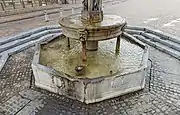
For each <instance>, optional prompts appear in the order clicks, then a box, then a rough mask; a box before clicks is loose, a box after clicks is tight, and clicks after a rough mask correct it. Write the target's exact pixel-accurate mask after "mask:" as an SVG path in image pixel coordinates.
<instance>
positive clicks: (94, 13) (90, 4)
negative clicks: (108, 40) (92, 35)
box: [81, 0, 103, 51]
mask: <svg viewBox="0 0 180 115" xmlns="http://www.w3.org/2000/svg"><path fill="white" fill-rule="evenodd" d="M102 21H103V11H102V0H84V1H83V9H82V11H81V22H82V23H83V24H85V25H89V26H90V25H94V24H98V23H101V22H102ZM86 49H87V50H90V51H94V50H97V49H98V41H97V40H94V41H88V40H87V41H86Z"/></svg>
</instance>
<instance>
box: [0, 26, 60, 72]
mask: <svg viewBox="0 0 180 115" xmlns="http://www.w3.org/2000/svg"><path fill="white" fill-rule="evenodd" d="M51 29H60V26H59V25H52V26H43V27H39V28H36V29H32V30H29V31H27V32H23V33H20V34H17V35H12V36H9V37H4V38H2V39H3V40H2V41H0V45H3V44H6V43H10V42H12V41H15V40H19V39H24V38H26V37H29V36H31V35H33V34H35V33H38V32H42V31H45V30H49V31H50V30H51ZM53 34H54V35H53V36H51V37H50V38H49V37H44V38H42V37H43V36H40V37H38V38H42V39H41V40H39V41H38V42H43V41H46V40H47V39H51V38H52V37H57V36H59V34H57V33H56V32H54V33H53ZM38 38H37V39H38ZM30 39H31V38H30ZM34 45H35V43H32V42H31V41H28V42H27V43H26V44H23V45H22V47H18V46H19V45H18V44H17V45H16V46H17V47H12V48H8V49H6V50H5V51H4V52H3V53H0V71H1V70H2V68H3V67H4V65H5V63H6V61H7V60H8V58H9V56H11V55H13V54H16V53H18V52H21V51H23V50H25V49H28V48H30V47H33V46H34Z"/></svg>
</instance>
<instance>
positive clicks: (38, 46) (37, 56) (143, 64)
mask: <svg viewBox="0 0 180 115" xmlns="http://www.w3.org/2000/svg"><path fill="white" fill-rule="evenodd" d="M131 41H132V42H134V43H135V44H137V45H138V46H140V47H141V48H142V47H143V49H144V53H143V57H142V61H141V63H140V65H139V67H134V68H133V69H132V68H131V69H132V70H131V71H126V72H116V73H114V74H112V75H107V76H99V77H94V78H82V77H75V76H71V75H68V74H66V73H64V72H61V71H57V70H55V69H53V68H51V67H48V66H45V65H42V64H40V61H39V60H40V50H41V45H45V44H48V43H49V42H50V41H46V42H42V43H40V44H36V52H35V54H34V58H33V61H32V66H34V67H35V66H36V67H37V68H38V69H40V70H42V71H46V72H48V73H50V74H52V75H56V76H60V77H64V78H67V79H69V80H71V81H79V80H88V81H89V80H97V79H100V78H108V77H117V76H123V75H127V74H130V73H135V72H138V71H140V70H143V69H145V68H147V60H148V54H149V48H148V46H147V45H145V44H142V42H141V41H139V40H137V39H131Z"/></svg>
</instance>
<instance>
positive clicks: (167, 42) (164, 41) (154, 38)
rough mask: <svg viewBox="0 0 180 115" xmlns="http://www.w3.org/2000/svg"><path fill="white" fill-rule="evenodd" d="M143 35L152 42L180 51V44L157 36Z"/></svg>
mask: <svg viewBox="0 0 180 115" xmlns="http://www.w3.org/2000/svg"><path fill="white" fill-rule="evenodd" d="M141 35H143V36H145V37H146V38H149V39H150V40H151V41H154V42H159V43H161V44H163V45H166V46H168V47H170V48H172V49H175V50H177V51H180V44H178V43H175V42H174V41H170V40H169V39H161V37H159V36H156V35H154V34H150V33H141Z"/></svg>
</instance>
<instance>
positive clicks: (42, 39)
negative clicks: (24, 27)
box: [1, 33, 61, 55]
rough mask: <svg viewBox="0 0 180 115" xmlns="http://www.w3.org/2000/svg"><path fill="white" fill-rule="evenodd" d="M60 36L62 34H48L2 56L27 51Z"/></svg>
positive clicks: (5, 52) (7, 51)
mask: <svg viewBox="0 0 180 115" xmlns="http://www.w3.org/2000/svg"><path fill="white" fill-rule="evenodd" d="M60 34H61V33H53V34H47V35H44V36H41V37H39V38H38V39H35V40H31V41H29V42H26V43H24V44H21V45H18V46H16V47H14V48H11V49H9V50H6V51H4V52H2V53H1V54H2V55H4V54H8V55H12V54H14V53H18V52H20V51H23V50H25V49H27V48H30V47H32V46H34V45H35V44H37V43H41V42H44V41H46V40H49V39H52V38H55V37H58V36H59V35H60Z"/></svg>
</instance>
